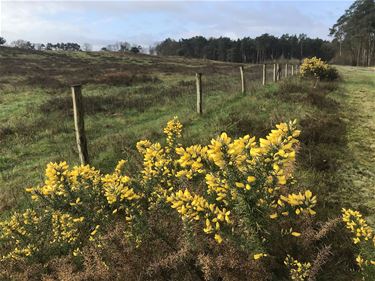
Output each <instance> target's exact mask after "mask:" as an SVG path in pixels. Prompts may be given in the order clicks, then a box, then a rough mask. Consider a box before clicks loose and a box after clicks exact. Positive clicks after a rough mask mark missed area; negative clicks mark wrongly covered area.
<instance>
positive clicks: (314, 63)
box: [300, 57, 339, 81]
mask: <svg viewBox="0 0 375 281" xmlns="http://www.w3.org/2000/svg"><path fill="white" fill-rule="evenodd" d="M300 73H301V76H302V77H310V78H315V79H319V80H327V81H334V80H337V79H338V78H339V73H338V71H337V69H336V68H334V67H333V66H330V65H328V64H327V63H325V62H324V61H322V60H321V59H320V58H317V57H312V58H306V59H304V60H303V63H302V64H301V68H300Z"/></svg>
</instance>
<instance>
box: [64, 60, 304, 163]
mask: <svg viewBox="0 0 375 281" xmlns="http://www.w3.org/2000/svg"><path fill="white" fill-rule="evenodd" d="M298 71H299V66H298V65H291V75H292V76H294V75H295V74H296V73H297V72H298ZM262 74H263V75H262V77H263V79H262V85H263V86H264V85H266V84H267V64H263V71H262ZM281 75H282V71H281V65H280V64H278V63H277V64H273V82H277V81H279V80H281ZM284 76H285V78H286V77H288V76H289V65H288V64H285V71H284ZM240 77H241V93H242V94H245V93H246V79H245V71H244V67H243V66H240ZM195 80H196V89H197V113H198V114H203V92H202V73H196V74H195ZM71 89H72V99H73V115H74V127H75V132H76V143H77V148H78V154H79V159H80V161H81V164H82V165H87V164H89V153H88V149H87V138H86V134H85V123H84V110H83V100H82V85H73V86H72V87H71Z"/></svg>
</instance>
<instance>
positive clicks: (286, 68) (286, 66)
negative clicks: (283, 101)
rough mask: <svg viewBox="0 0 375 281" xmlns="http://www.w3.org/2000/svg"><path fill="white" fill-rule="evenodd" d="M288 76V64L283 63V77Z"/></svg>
mask: <svg viewBox="0 0 375 281" xmlns="http://www.w3.org/2000/svg"><path fill="white" fill-rule="evenodd" d="M287 77H288V64H287V63H286V64H285V78H287Z"/></svg>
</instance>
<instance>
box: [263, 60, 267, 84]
mask: <svg viewBox="0 0 375 281" xmlns="http://www.w3.org/2000/svg"><path fill="white" fill-rule="evenodd" d="M266 82H267V65H266V64H263V86H264V85H266Z"/></svg>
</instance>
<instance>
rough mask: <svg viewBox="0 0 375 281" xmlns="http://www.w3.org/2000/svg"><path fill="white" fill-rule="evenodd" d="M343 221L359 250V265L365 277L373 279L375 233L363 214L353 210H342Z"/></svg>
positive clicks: (374, 272) (374, 271) (357, 260)
mask: <svg viewBox="0 0 375 281" xmlns="http://www.w3.org/2000/svg"><path fill="white" fill-rule="evenodd" d="M342 221H343V222H344V223H345V226H346V228H347V229H348V230H349V231H350V232H351V234H352V239H353V244H354V245H356V247H357V249H358V255H357V257H356V262H357V265H358V266H359V267H360V268H361V270H362V273H363V277H364V278H366V277H370V278H371V276H372V277H373V276H374V274H375V232H374V230H373V229H372V228H371V227H370V226H369V225H368V224H367V221H366V220H365V219H364V218H363V216H362V214H361V213H360V212H358V211H354V210H352V209H345V208H343V209H342Z"/></svg>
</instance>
